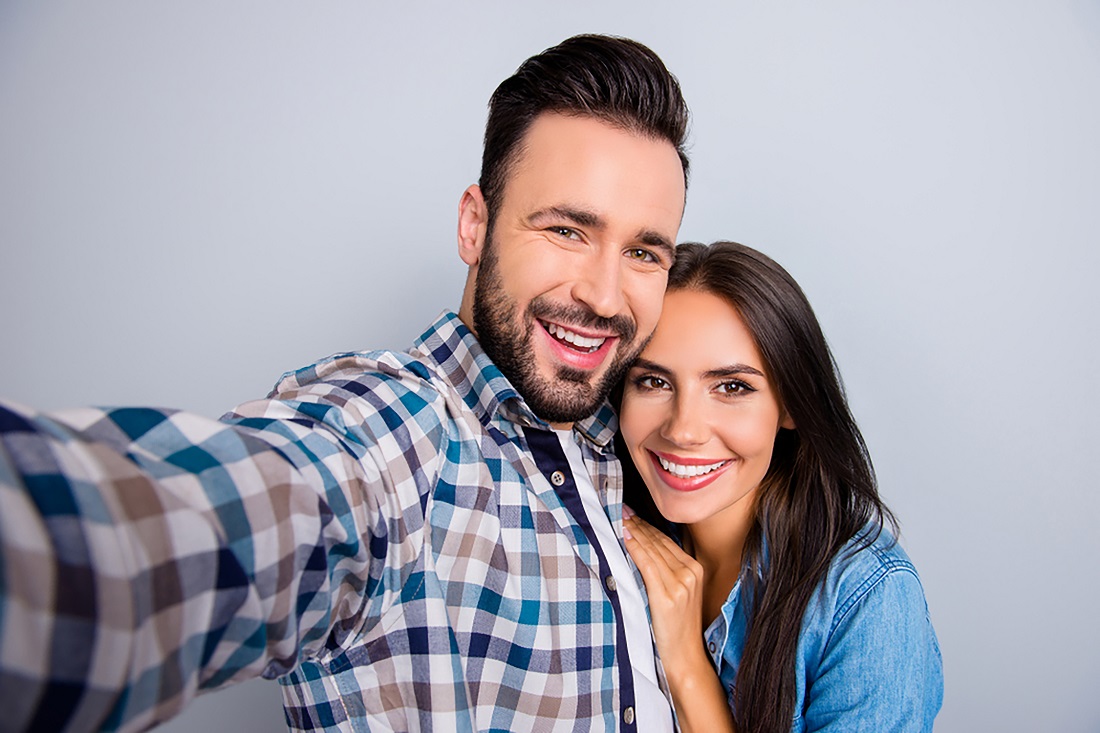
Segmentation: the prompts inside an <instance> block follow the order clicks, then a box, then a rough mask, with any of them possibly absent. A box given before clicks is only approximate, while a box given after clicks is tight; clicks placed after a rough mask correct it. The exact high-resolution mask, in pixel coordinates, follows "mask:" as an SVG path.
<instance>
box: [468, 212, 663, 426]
mask: <svg viewBox="0 0 1100 733" xmlns="http://www.w3.org/2000/svg"><path fill="white" fill-rule="evenodd" d="M536 319H542V320H545V321H552V322H555V323H560V324H562V325H565V326H570V325H573V326H577V327H579V328H592V329H596V330H599V331H603V332H611V333H614V334H615V335H616V336H617V337H618V344H617V345H616V353H615V356H614V358H613V360H612V362H611V364H610V366H609V367H608V368H607V371H605V372H604V375H603V376H602V377H600V378H599V379H598V380H597V382H596V383H595V384H593V383H592V381H590V379H591V376H592V374H591V372H588V371H584V370H581V369H574V368H572V367H569V366H565V365H559V366H558V367H557V369H556V370H554V374H553V375H551V376H544V375H542V374H540V373H539V367H538V362H537V360H536V357H535V350H534V344H533V343H532V340H533V338H534V335H535V329H536V328H542V326H539V325H537V324H536V323H535V320H536ZM474 329H475V330H476V331H477V339H478V341H479V342H480V343H481V348H482V349H483V350H484V351H485V353H486V354H487V355H488V356H489V358H490V359H492V360H493V363H494V364H496V366H497V368H498V369H500V371H501V373H502V374H504V376H505V377H507V378H508V381H510V382H511V383H512V386H513V387H515V388H516V391H517V392H519V393H520V395H521V396H522V397H523V399H524V400H526V401H527V404H528V406H529V407H530V408H531V410H532V411H533V412H534V413H535V414H536V415H538V416H539V417H540V418H542V419H543V420H545V421H546V422H549V423H570V422H576V421H577V420H582V419H584V418H586V417H588V416H589V415H592V414H593V413H594V412H596V410H597V409H598V408H599V406H600V405H601V404H602V403H603V401H604V399H605V398H606V397H607V395H608V393H609V392H610V391H611V388H612V387H614V386H615V384H616V382H618V381H619V378H620V377H621V376H622V375H623V373H624V372H625V371H626V369H627V368H628V367H629V366H630V364H631V362H633V361H634V358H635V357H637V356H638V354H639V353H641V351H642V347H644V346H645V341H644V340H643V341H642V343H639V344H637V345H636V346H635V345H634V344H632V341H633V340H634V336H635V334H636V332H637V327H636V326H635V324H634V321H633V320H631V319H630V318H628V317H627V316H624V315H617V316H614V317H612V318H604V317H602V316H598V315H596V314H595V313H593V312H592V311H590V310H588V309H587V308H585V307H583V306H580V305H574V306H567V305H560V304H555V303H551V302H549V301H547V300H546V299H545V298H543V297H542V296H539V297H537V298H535V299H533V300H532V301H531V302H530V304H528V306H527V309H526V310H525V311H524V313H523V319H522V323H521V322H517V320H516V303H515V301H514V300H512V299H511V298H510V297H509V296H508V295H507V294H506V293H505V292H504V289H503V287H502V284H501V278H500V272H499V271H498V269H497V258H496V251H495V246H494V243H493V242H492V233H491V231H490V232H489V233H488V234H487V235H486V238H485V248H484V253H483V255H482V259H481V263H480V266H479V269H478V272H477V280H476V282H475V284H474ZM631 346H634V348H631Z"/></svg>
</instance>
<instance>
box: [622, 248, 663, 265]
mask: <svg viewBox="0 0 1100 733" xmlns="http://www.w3.org/2000/svg"><path fill="white" fill-rule="evenodd" d="M626 256H627V257H629V258H630V259H632V260H637V261H638V262H657V261H658V260H657V256H656V255H655V254H653V253H652V252H650V251H649V250H648V249H644V248H642V247H632V248H631V249H628V250H627V251H626Z"/></svg>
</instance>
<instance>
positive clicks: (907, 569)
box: [819, 523, 927, 628]
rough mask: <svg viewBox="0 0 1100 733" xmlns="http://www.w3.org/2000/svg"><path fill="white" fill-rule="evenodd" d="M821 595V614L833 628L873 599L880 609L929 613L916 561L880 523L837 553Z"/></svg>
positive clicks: (865, 529)
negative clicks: (890, 608)
mask: <svg viewBox="0 0 1100 733" xmlns="http://www.w3.org/2000/svg"><path fill="white" fill-rule="evenodd" d="M821 591H822V592H821V597H820V599H819V601H820V602H821V603H822V604H823V605H822V607H821V608H820V609H819V610H820V611H821V612H822V615H823V616H824V617H826V618H829V619H830V621H831V623H830V626H832V627H833V628H835V627H836V625H837V624H838V623H840V622H841V621H842V620H843V619H844V618H845V617H846V616H847V615H848V614H850V613H852V612H853V611H854V610H856V609H857V608H858V607H859V606H860V605H861V604H865V603H867V599H868V598H872V597H873V598H874V599H875V600H874V602H875V605H876V606H886V607H893V608H895V609H897V610H898V611H904V610H905V609H907V608H908V609H910V610H912V611H920V612H921V613H922V614H924V613H927V605H926V603H925V599H924V589H923V587H922V586H921V582H920V576H919V575H918V574H917V569H916V567H915V566H914V565H913V561H912V560H910V559H909V555H908V554H906V552H905V550H904V549H903V548H902V546H901V544H900V543H899V542H898V540H897V538H896V537H895V536H894V535H893V534H892V533H891V532H890V530H889V529H888V528H886V527H883V526H881V525H879V524H877V523H869V524H867V525H866V526H864V527H863V529H862V530H860V532H859V533H857V534H856V535H855V536H854V537H852V539H850V540H849V541H848V542H847V543H846V544H845V545H844V547H843V548H842V549H841V550H840V552H838V553H837V555H836V557H834V558H833V561H832V563H831V564H830V566H829V571H828V573H827V574H826V577H825V579H824V581H823V587H822V588H821ZM823 620H824V619H823Z"/></svg>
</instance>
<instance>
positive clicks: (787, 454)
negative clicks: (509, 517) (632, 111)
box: [617, 242, 897, 733]
mask: <svg viewBox="0 0 1100 733" xmlns="http://www.w3.org/2000/svg"><path fill="white" fill-rule="evenodd" d="M668 289H669V290H699V291H702V292H707V293H711V294H713V295H716V296H718V297H720V298H722V299H723V300H725V301H726V302H727V303H729V304H730V305H731V306H733V308H734V309H735V310H736V311H737V312H738V313H739V314H740V316H741V318H742V320H744V322H745V325H746V326H747V327H748V329H749V332H750V333H751V334H752V335H753V338H754V339H755V341H756V346H757V348H758V349H759V350H760V355H761V357H762V358H763V360H764V367H765V369H766V370H767V373H768V376H769V378H770V380H771V382H772V385H773V388H774V389H775V391H776V393H777V395H778V398H779V402H780V404H781V405H782V407H783V409H784V410H786V412H787V414H788V415H790V416H791V418H792V419H793V420H794V423H795V426H796V428H795V429H794V430H786V429H783V430H780V431H779V434H778V435H777V436H776V440H775V449H774V451H773V454H772V461H771V465H770V467H769V468H768V472H767V474H766V475H765V477H764V480H763V481H762V482H761V485H760V487H759V489H758V490H757V494H756V504H755V515H756V516H755V521H754V524H753V527H752V529H751V530H750V532H749V536H748V538H747V539H746V542H745V547H744V550H743V552H742V559H743V564H744V567H743V569H742V573H741V583H742V591H741V592H742V594H743V597H745V598H747V599H749V603H750V606H749V615H748V619H749V622H748V630H747V637H746V639H745V647H744V651H743V653H742V657H741V662H740V666H739V667H738V670H737V679H736V684H735V688H734V718H735V720H736V722H737V726H738V730H740V731H741V733H788V732H789V731H790V730H791V723H792V720H793V718H794V715H795V710H794V705H795V696H796V690H797V686H796V681H795V654H796V652H797V648H798V636H799V632H800V631H801V627H802V617H803V615H804V614H805V612H806V607H807V605H808V604H809V602H810V598H811V596H812V594H813V592H814V590H815V589H816V588H817V586H818V585H819V584H820V583H821V581H822V579H823V578H824V577H825V574H826V572H827V571H828V568H829V564H830V562H831V561H832V560H833V558H834V557H835V556H836V555H837V553H839V552H840V551H841V549H842V548H843V547H844V545H845V543H847V542H848V541H849V540H851V539H852V538H853V537H855V536H856V535H857V534H859V533H860V531H861V530H862V529H863V528H864V527H865V525H868V523H870V526H871V527H872V528H873V529H872V530H871V532H869V533H867V534H866V535H865V536H864V537H862V538H861V543H864V544H870V543H871V542H873V541H874V540H875V538H876V537H877V536H878V532H879V530H881V528H882V526H883V524H884V523H885V524H889V525H890V527H891V529H894V530H895V534H896V527H897V523H896V521H895V519H894V517H893V515H892V514H891V513H890V511H889V509H887V508H886V506H885V505H884V504H883V502H882V500H881V499H880V498H879V495H878V489H877V486H876V481H875V473H874V468H873V467H872V465H871V458H870V455H869V454H868V452H867V446H866V444H865V443H864V441H863V436H862V435H861V434H860V432H859V428H858V427H857V426H856V423H855V420H854V419H853V418H852V414H851V411H850V410H849V408H848V402H847V399H846V397H845V395H844V389H843V386H842V383H841V380H840V374H839V372H838V370H837V368H836V362H835V361H834V359H833V356H832V353H831V352H830V350H829V347H828V344H827V343H826V342H825V336H824V335H823V334H822V332H821V326H820V324H818V322H817V317H816V316H815V315H814V312H813V309H812V308H811V307H810V303H809V301H808V300H807V299H806V296H805V294H804V293H803V292H802V289H801V288H800V287H799V286H798V283H796V282H795V281H794V279H793V278H792V277H791V276H790V274H788V273H787V271H786V270H784V269H783V268H782V267H781V266H780V265H778V264H777V263H776V262H775V261H773V260H772V259H771V258H769V257H767V256H766V255H764V254H762V253H760V252H757V251H756V250H754V249H752V248H751V247H746V246H744V245H741V244H737V243H735V242H716V243H714V244H712V245H710V246H709V247H708V246H705V245H702V244H696V243H689V244H682V245H680V246H679V247H678V248H677V250H676V263H675V265H674V266H673V268H672V270H671V271H670V272H669V281H668ZM618 443H619V449H618V451H617V452H618V455H619V456H620V457H621V458H622V460H623V463H624V469H625V475H626V501H627V503H628V504H630V505H631V506H632V507H634V508H635V510H636V511H638V513H639V514H640V515H642V516H643V517H645V518H649V519H650V520H651V521H652V520H657V521H656V523H657V526H667V522H665V521H664V520H663V519H662V518H660V516H659V514H657V510H656V507H655V506H654V504H653V502H652V500H651V499H650V497H649V492H648V491H647V490H646V488H645V486H644V484H642V482H641V478H640V476H639V475H638V473H637V471H636V470H635V469H634V467H633V466H632V465H631V464H630V457H629V454H628V453H627V451H626V450H625V449H624V446H622V444H621V440H619V441H618ZM647 515H648V516H647ZM765 553H766V554H765Z"/></svg>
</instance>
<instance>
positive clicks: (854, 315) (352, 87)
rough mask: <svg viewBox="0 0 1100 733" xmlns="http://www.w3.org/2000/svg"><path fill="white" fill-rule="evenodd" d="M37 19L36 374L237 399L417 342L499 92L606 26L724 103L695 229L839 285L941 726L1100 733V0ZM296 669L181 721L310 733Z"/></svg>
mask: <svg viewBox="0 0 1100 733" xmlns="http://www.w3.org/2000/svg"><path fill="white" fill-rule="evenodd" d="M393 6H396V3H391V4H386V5H382V4H378V5H375V4H369V3H360V2H326V3H294V2H272V1H271V0H266V1H265V2H240V1H229V2H223V1H221V0H219V1H218V2H213V1H200V0H189V2H186V3H184V2H175V3H168V2H120V1H118V0H107V1H100V2H96V3H83V2H76V1H75V0H71V1H66V2H52V3H42V4H38V3H32V2H29V1H28V2H10V1H8V2H0V244H2V260H0V308H2V309H3V312H4V314H5V318H4V319H3V322H2V324H0V342H2V344H3V347H2V352H0V354H2V355H0V378H2V388H0V389H2V392H3V393H4V394H5V395H7V396H8V397H11V398H14V399H16V400H18V401H20V402H24V403H29V404H33V405H36V406H40V407H42V408H56V407H62V406H71V405H74V404H87V403H94V404H105V403H111V404H118V403H122V404H140V403H151V404H161V405H170V406H177V407H185V408H189V409H192V410H196V411H199V412H202V413H206V414H209V415H217V414H220V413H221V412H222V411H224V410H225V409H227V408H229V407H231V406H232V405H234V404H235V403H237V402H239V401H242V400H244V399H247V398H251V397H255V396H259V395H262V394H263V393H265V392H266V390H267V389H268V388H269V387H270V386H271V384H272V383H273V382H274V380H275V379H276V377H277V376H278V375H279V374H280V373H281V372H282V371H284V370H287V369H291V368H294V367H296V366H299V365H302V364H304V363H307V362H309V361H312V360H314V359H315V358H317V357H320V356H323V355H325V354H328V353H331V352H334V351H338V350H345V349H356V348H366V347H382V346H392V347H402V346H404V345H406V344H407V343H409V341H410V340H411V339H412V337H413V336H414V335H415V334H416V333H419V330H420V329H421V327H422V326H424V325H426V324H427V322H428V321H429V320H430V319H431V318H432V317H434V316H435V315H436V313H438V311H440V310H441V309H442V308H444V307H452V308H454V307H457V305H458V301H459V294H460V291H461V286H462V279H463V276H464V270H463V267H462V266H461V263H460V261H459V259H458V257H457V254H456V248H455V235H454V232H455V213H456V209H457V202H458V198H459V195H460V193H461V192H462V190H463V188H464V187H465V186H466V185H467V184H468V183H470V182H472V181H473V180H474V179H475V178H476V176H477V169H478V161H479V156H480V135H481V131H482V125H483V123H484V114H485V103H486V101H487V100H488V98H489V95H490V93H491V92H492V90H493V88H494V87H495V86H496V84H497V83H498V82H499V81H500V80H501V79H503V78H504V77H505V76H507V75H508V74H509V73H511V71H512V70H513V69H514V68H515V67H516V65H518V64H519V62H520V61H521V60H522V59H524V58H526V57H527V56H529V55H531V54H532V53H535V52H537V51H539V50H541V49H543V48H545V47H546V46H549V45H552V44H553V43H556V42H557V41H559V40H561V39H562V38H564V37H566V36H568V35H571V34H573V33H577V32H585V31H598V32H610V33H616V34H620V35H627V36H632V37H636V38H638V39H639V40H642V41H644V42H645V43H647V44H649V45H651V46H652V47H653V48H654V49H655V50H657V52H658V53H660V54H661V55H662V57H663V58H664V59H665V61H666V62H667V64H668V65H669V67H670V68H671V69H672V70H673V71H674V72H675V73H676V74H677V75H678V76H679V78H680V80H681V82H682V84H683V87H684V92H685V94H686V96H687V99H688V101H689V103H690V105H691V107H692V111H693V113H694V124H693V133H692V146H691V152H692V156H693V176H692V181H691V188H690V191H689V204H688V209H687V214H686V217H685V219H684V224H683V228H682V230H681V238H682V239H692V240H703V241H710V240H713V239H718V238H730V239H736V240H739V241H742V242H745V243H747V244H752V245H755V246H757V247H759V248H761V249H763V250H765V251H766V252H768V253H770V254H772V255H773V256H775V257H776V258H777V259H778V260H779V261H780V262H782V263H784V264H785V265H786V266H787V267H788V268H789V269H790V270H791V272H792V273H793V274H794V275H795V277H797V278H798V279H799V280H800V281H801V283H802V284H803V286H804V287H805V289H806V291H807V293H808V294H809V296H810V299H811V300H812V301H813V303H814V304H815V306H816V308H817V311H818V314H819V316H820V318H821V320H822V322H823V323H824V326H825V330H826V333H827V334H828V336H829V338H830V342H831V344H832V346H833V348H834V350H835V353H836V356H837V358H838V360H839V362H840V365H841V368H842V370H843V373H844V376H845V378H846V382H847V386H848V389H849V392H850V397H851V401H852V403H853V406H854V409H855V411H856V414H857V417H858V418H859V420H860V422H861V425H862V427H863V430H864V433H865V435H866V437H867V440H868V442H869V444H870V447H871V451H872V454H873V456H874V458H875V462H876V466H877V468H878V471H879V476H880V480H881V484H882V492H883V494H884V495H885V497H886V499H887V501H888V502H889V503H890V505H891V506H892V507H893V508H894V509H895V510H896V511H897V513H898V515H899V516H900V518H901V521H902V529H903V533H904V534H903V541H904V544H905V546H906V547H907V548H908V550H909V551H910V554H911V555H912V557H913V558H914V560H915V561H916V563H917V565H918V567H919V569H920V571H921V574H922V576H923V579H924V584H925V589H926V591H927V595H928V601H929V604H930V606H931V610H932V615H933V619H934V622H935V625H936V629H937V631H938V633H939V637H940V642H941V644H942V648H943V656H944V664H945V669H946V680H947V689H946V695H945V700H944V707H943V712H942V713H941V715H940V718H939V721H938V725H937V730H938V731H944V732H949V731H959V732H962V731H975V730H991V731H992V730H995V731H1037V730H1043V731H1097V730H1100V703H1098V702H1097V693H1096V691H1095V688H1096V684H1097V682H1098V681H1100V676H1098V675H1097V673H1096V672H1095V666H1094V660H1095V658H1096V656H1097V653H1098V652H1100V628H1098V626H1100V625H1098V624H1097V621H1096V607H1097V603H1098V601H1100V592H1098V583H1097V579H1098V573H1097V570H1096V568H1095V563H1096V560H1097V559H1098V556H1100V553H1098V550H1100V539H1098V535H1097V533H1096V532H1095V530H1094V529H1093V524H1094V523H1095V521H1096V518H1097V516H1100V492H1098V491H1097V488H1098V487H1097V480H1096V478H1095V477H1094V476H1093V473H1092V465H1091V464H1092V463H1093V461H1092V460H1091V459H1092V458H1094V457H1095V456H1096V455H1097V448H1096V445H1097V439H1098V438H1100V431H1098V429H1097V427H1096V422H1095V419H1094V414H1095V413H1096V410H1097V407H1098V400H1097V394H1096V390H1095V387H1094V380H1095V379H1096V377H1097V355H1098V349H1097V335H1096V334H1097V333H1098V331H1100V307H1098V305H1100V302H1098V300H1100V299H1098V296H1097V286H1096V284H1095V283H1094V277H1095V276H1094V272H1095V271H1096V269H1097V266H1098V264H1100V254H1098V248H1097V246H1096V245H1097V231H1098V224H1100V144H1098V132H1097V131H1098V130H1100V94H1098V92H1100V3H1097V2H1095V1H1087V0H1079V1H1077V2H1072V1H1057V2H1045V3H1035V2H969V3H958V2H948V1H943V2H920V3H913V2H910V3H872V2H865V3H852V2H831V3H811V2H799V3H769V4H764V3H748V2H737V3H729V4H726V3H722V4H721V5H720V4H719V3H713V4H700V5H696V4H691V3H686V4H681V5H678V6H674V5H673V4H672V3H668V2H661V3H656V2H648V3H616V2H605V3H598V4H597V3H590V2H583V3H582V2H572V1H569V0H560V1H558V2H554V3H546V4H543V5H538V6H531V7H528V6H523V7H518V6H514V5H513V4H511V3H505V2H480V3H446V4H444V3H409V4H408V7H401V8H397V7H393ZM282 726H283V722H282V713H281V710H280V706H279V692H278V689H277V685H275V684H273V683H264V682H249V683H247V684H245V685H243V686H241V687H238V688H235V689H234V690H232V691H228V692H223V693H219V694H214V695H210V696H206V697H204V698H201V699H200V700H198V701H197V702H196V704H195V705H194V706H193V707H192V708H191V709H190V710H189V711H188V712H187V713H186V714H185V715H184V716H183V717H182V718H181V719H179V720H177V721H176V722H174V723H173V724H171V725H170V726H169V727H168V728H169V729H170V730H173V731H188V730H208V731H214V730H219V731H220V730H239V731H261V730H278V729H281V728H282Z"/></svg>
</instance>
